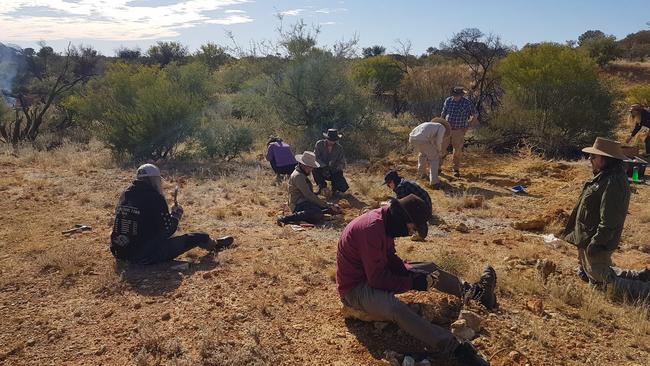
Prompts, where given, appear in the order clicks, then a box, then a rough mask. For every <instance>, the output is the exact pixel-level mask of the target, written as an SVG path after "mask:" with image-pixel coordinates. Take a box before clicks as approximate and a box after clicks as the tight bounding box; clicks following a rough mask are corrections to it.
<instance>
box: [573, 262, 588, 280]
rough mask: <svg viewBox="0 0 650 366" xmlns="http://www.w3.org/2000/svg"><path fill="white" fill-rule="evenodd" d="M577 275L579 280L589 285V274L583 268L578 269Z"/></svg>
mask: <svg viewBox="0 0 650 366" xmlns="http://www.w3.org/2000/svg"><path fill="white" fill-rule="evenodd" d="M576 274H577V275H578V278H580V279H581V280H582V281H584V282H587V283H589V277H588V276H587V272H585V270H584V268H582V266H579V267H578V268H577V269H576Z"/></svg>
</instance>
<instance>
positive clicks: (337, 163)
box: [314, 128, 350, 193]
mask: <svg viewBox="0 0 650 366" xmlns="http://www.w3.org/2000/svg"><path fill="white" fill-rule="evenodd" d="M323 136H324V137H325V139H323V140H318V142H316V146H315V147H314V154H316V160H317V161H318V163H319V167H317V168H316V169H314V180H315V181H316V184H317V185H318V191H319V192H321V191H323V190H324V189H325V188H327V181H328V180H329V181H332V193H337V192H341V193H345V192H346V191H347V190H348V189H349V188H350V186H349V185H348V182H347V180H345V176H343V170H344V169H345V165H346V162H345V154H344V153H343V147H342V146H341V144H339V142H338V141H339V139H340V138H341V137H343V135H340V134H339V132H338V130H337V129H334V128H330V129H329V130H327V133H323Z"/></svg>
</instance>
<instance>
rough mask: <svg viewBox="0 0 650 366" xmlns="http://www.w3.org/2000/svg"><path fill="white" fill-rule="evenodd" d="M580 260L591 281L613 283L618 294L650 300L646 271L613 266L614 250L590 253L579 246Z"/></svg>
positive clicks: (604, 284)
mask: <svg viewBox="0 0 650 366" xmlns="http://www.w3.org/2000/svg"><path fill="white" fill-rule="evenodd" d="M578 260H579V261H580V265H581V266H582V268H583V269H584V271H585V273H586V274H587V277H589V282H591V283H594V284H597V285H600V286H603V287H606V286H607V285H613V286H614V292H615V294H616V295H618V296H622V297H627V298H630V299H631V300H633V301H636V300H641V301H646V302H650V281H649V280H650V278H649V277H647V276H646V274H643V273H644V271H634V270H628V269H621V268H617V267H613V266H612V252H609V251H604V252H598V253H596V254H594V255H589V254H587V251H586V250H585V249H583V248H578Z"/></svg>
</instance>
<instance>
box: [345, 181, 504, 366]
mask: <svg viewBox="0 0 650 366" xmlns="http://www.w3.org/2000/svg"><path fill="white" fill-rule="evenodd" d="M429 218H431V211H429V210H427V208H426V205H425V203H424V201H422V199H420V198H419V197H418V196H416V195H414V194H410V195H408V196H406V197H404V198H401V199H399V200H396V199H391V202H390V204H389V205H388V206H384V207H381V208H377V209H374V210H371V211H368V212H366V213H364V214H363V215H361V216H359V217H357V218H356V219H354V220H352V222H350V223H349V224H348V226H347V227H346V228H345V229H344V230H343V233H342V234H341V238H340V239H339V244H338V249H337V252H336V285H337V289H338V293H339V296H340V297H341V301H342V302H343V304H344V305H345V306H348V307H351V308H353V309H356V310H361V311H364V312H366V313H368V314H370V315H372V316H373V317H378V318H382V319H386V320H387V321H392V322H394V323H396V324H397V325H398V326H399V327H400V328H401V329H402V330H404V331H405V332H406V333H408V334H410V335H412V336H413V337H415V338H417V339H419V340H421V341H422V342H424V343H425V344H426V345H427V347H428V349H429V351H431V352H437V353H440V354H441V355H444V356H452V357H454V358H457V359H461V361H462V363H461V364H462V365H487V362H485V361H484V360H483V359H482V358H481V357H480V356H479V355H478V354H476V351H475V350H474V349H473V347H471V344H468V343H459V341H458V340H457V339H456V337H454V335H453V334H452V333H451V332H450V331H449V330H447V329H445V328H442V327H440V326H437V325H434V324H431V323H430V322H428V321H427V320H425V319H424V318H422V317H420V316H419V315H418V314H416V313H415V312H414V311H413V310H411V309H410V308H409V307H408V306H407V305H406V304H404V303H403V302H401V301H400V300H398V299H397V298H396V297H395V294H396V293H402V292H406V291H410V290H416V291H427V290H429V289H430V288H435V289H437V290H439V291H442V292H445V293H448V294H451V295H454V296H458V297H460V298H462V299H474V300H478V301H479V302H480V303H481V304H482V305H484V306H485V307H486V308H487V309H488V310H494V309H496V308H497V306H498V305H497V299H496V295H495V287H496V280H497V278H496V272H495V271H494V269H493V268H492V267H491V266H487V267H486V269H485V270H484V271H483V274H482V275H481V278H480V279H479V281H478V282H477V283H473V284H469V283H467V282H464V281H462V280H461V279H460V278H458V277H456V276H455V275H453V274H451V273H449V272H446V271H444V270H442V269H441V268H440V267H438V266H437V265H436V264H435V263H432V262H413V263H407V262H405V261H403V260H402V259H401V258H400V257H398V256H397V254H396V252H395V238H398V237H403V236H408V235H409V234H412V233H414V232H417V233H418V234H419V235H420V236H421V237H422V238H425V237H426V236H427V233H428V226H427V220H429Z"/></svg>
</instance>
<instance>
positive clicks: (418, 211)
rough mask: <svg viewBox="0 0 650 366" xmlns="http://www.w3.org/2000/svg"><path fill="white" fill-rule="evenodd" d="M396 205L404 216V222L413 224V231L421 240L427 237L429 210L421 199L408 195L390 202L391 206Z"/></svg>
mask: <svg viewBox="0 0 650 366" xmlns="http://www.w3.org/2000/svg"><path fill="white" fill-rule="evenodd" d="M395 203H397V204H398V205H399V206H400V207H401V208H402V209H403V211H404V213H405V214H406V216H407V217H406V221H407V222H411V223H413V224H415V229H416V230H417V232H418V234H419V235H420V237H421V238H422V239H424V238H426V237H427V234H428V233H429V225H428V224H427V222H428V221H429V219H431V210H428V209H427V205H426V204H425V203H424V201H423V200H422V198H420V197H418V196H416V195H414V194H409V195H408V196H406V197H404V198H400V199H398V200H392V201H391V204H395Z"/></svg>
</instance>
